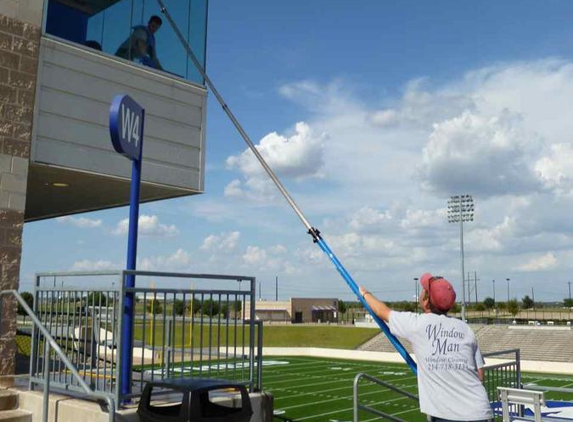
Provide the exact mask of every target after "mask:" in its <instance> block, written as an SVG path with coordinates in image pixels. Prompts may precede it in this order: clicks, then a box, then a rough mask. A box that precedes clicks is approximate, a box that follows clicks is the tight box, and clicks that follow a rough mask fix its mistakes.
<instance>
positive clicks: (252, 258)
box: [243, 246, 267, 265]
mask: <svg viewBox="0 0 573 422" xmlns="http://www.w3.org/2000/svg"><path fill="white" fill-rule="evenodd" d="M266 259H267V253H266V252H265V250H264V249H261V248H259V247H258V246H248V247H247V251H246V252H245V254H244V255H243V261H245V263H247V264H249V265H262V264H264V261H265V260H266Z"/></svg>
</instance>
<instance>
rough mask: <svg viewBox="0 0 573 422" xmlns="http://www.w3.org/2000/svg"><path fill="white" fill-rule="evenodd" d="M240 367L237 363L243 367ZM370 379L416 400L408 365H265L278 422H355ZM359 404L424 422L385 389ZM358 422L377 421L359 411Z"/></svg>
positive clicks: (214, 371)
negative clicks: (357, 406)
mask: <svg viewBox="0 0 573 422" xmlns="http://www.w3.org/2000/svg"><path fill="white" fill-rule="evenodd" d="M239 362H240V361H237V362H236V363H239ZM195 365H196V366H195V368H194V369H193V370H191V363H189V362H188V363H184V364H182V367H181V368H179V369H180V371H178V372H177V374H178V375H179V374H180V375H181V376H189V375H191V374H193V375H194V376H202V377H206V378H211V377H220V378H227V379H231V380H233V379H234V380H241V379H245V378H244V377H246V376H248V369H247V368H245V367H243V366H241V365H238V367H234V365H233V362H225V361H222V362H221V363H220V365H216V364H215V363H214V362H213V363H212V364H211V365H208V364H206V362H205V361H204V362H202V363H198V362H195ZM360 372H363V373H367V374H369V375H372V376H374V377H376V378H379V379H381V380H383V381H387V382H390V383H391V384H392V385H394V386H396V387H400V388H402V389H404V390H406V391H409V392H410V393H413V394H417V385H416V378H415V377H414V375H413V374H412V373H411V372H410V370H409V368H408V367H407V366H406V365H405V364H393V363H379V362H365V361H353V360H341V359H330V358H313V357H300V356H298V357H267V358H265V359H264V360H263V381H262V383H263V390H264V391H265V392H269V393H272V395H273V396H274V409H275V414H276V415H275V420H276V421H277V422H278V421H279V420H283V421H293V422H295V421H296V422H299V421H300V422H302V421H309V422H318V421H327V422H343V421H351V420H353V390H352V388H353V380H354V377H355V376H356V374H357V373H360ZM522 380H523V383H524V384H532V383H534V384H536V385H542V386H549V387H565V388H571V387H572V386H573V375H545V374H522ZM545 396H546V398H547V399H549V400H569V401H571V400H573V396H572V395H571V394H565V393H554V392H548V393H545ZM359 402H360V403H361V404H365V405H367V406H370V407H373V408H375V409H377V410H379V411H382V412H385V413H388V414H390V415H393V416H396V417H399V418H401V419H404V420H406V421H412V422H422V421H425V420H426V418H425V416H424V415H422V414H421V413H420V412H419V408H418V403H417V402H416V401H414V400H411V399H408V398H406V397H404V396H401V395H398V394H397V393H395V392H393V391H390V390H388V389H386V388H384V387H381V386H378V385H375V384H372V383H370V382H368V381H366V380H363V381H361V382H360V384H359ZM359 416H360V421H361V422H368V421H374V420H380V419H377V417H376V416H375V415H374V414H372V413H369V412H366V411H362V410H361V411H360V415H359Z"/></svg>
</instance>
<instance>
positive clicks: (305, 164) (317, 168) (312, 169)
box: [225, 122, 325, 198]
mask: <svg viewBox="0 0 573 422" xmlns="http://www.w3.org/2000/svg"><path fill="white" fill-rule="evenodd" d="M324 141H325V135H324V134H315V133H314V131H313V130H312V129H311V127H310V126H309V125H308V124H306V123H304V122H299V123H297V124H296V125H295V128H294V133H293V134H292V135H290V136H284V135H280V134H278V133H276V132H272V133H269V134H268V135H266V136H264V137H263V138H262V139H261V140H260V142H259V143H258V144H257V145H256V148H257V151H258V152H259V153H260V154H261V156H262V157H263V158H264V159H265V161H266V162H267V163H268V164H269V166H270V167H271V168H272V169H273V171H274V172H275V173H276V174H277V175H278V176H280V177H288V178H293V179H295V180H302V179H305V178H308V177H321V176H322V174H321V168H322V165H323V159H322V157H323V148H324ZM227 166H228V168H229V169H235V170H238V171H239V172H241V174H242V175H243V178H244V180H243V181H241V180H239V179H235V180H233V181H232V182H230V183H229V184H228V185H227V187H226V188H225V195H226V196H244V195H246V194H247V193H249V192H251V193H252V196H253V197H255V198H263V197H265V196H269V195H274V194H275V192H276V188H275V187H274V185H273V184H272V181H271V180H270V179H269V177H268V175H267V174H266V173H265V171H264V169H263V167H262V166H261V164H260V163H259V161H258V160H257V158H256V157H255V155H254V154H253V152H252V151H251V150H250V149H246V150H244V151H243V152H242V153H241V154H240V155H236V156H230V157H228V158H227Z"/></svg>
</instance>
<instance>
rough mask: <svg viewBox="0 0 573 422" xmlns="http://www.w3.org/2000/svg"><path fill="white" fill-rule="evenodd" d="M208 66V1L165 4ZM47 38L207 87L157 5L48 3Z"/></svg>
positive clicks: (101, 0) (105, 0)
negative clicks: (206, 59) (100, 52)
mask: <svg viewBox="0 0 573 422" xmlns="http://www.w3.org/2000/svg"><path fill="white" fill-rule="evenodd" d="M164 3H165V6H166V7H167V9H168V10H169V12H170V14H171V16H172V17H173V19H174V20H175V23H176V25H177V26H178V28H179V30H180V31H181V33H182V34H183V36H184V37H185V38H186V39H187V41H188V42H189V44H190V46H191V49H192V50H193V52H194V54H195V55H196V56H197V59H198V60H199V62H201V63H202V64H203V66H204V65H205V56H206V51H205V44H206V42H205V41H206V30H207V22H206V19H207V6H208V0H164ZM45 32H46V33H48V34H51V35H55V36H57V37H60V38H63V39H66V40H68V41H71V42H74V43H77V44H81V45H84V46H87V47H90V48H93V49H95V50H98V51H102V52H103V53H107V54H109V55H113V56H115V57H118V58H121V59H123V60H129V61H132V62H135V63H138V64H139V65H142V66H147V67H150V68H153V69H158V70H163V71H165V72H168V73H171V74H174V75H177V76H180V77H184V78H186V79H189V80H191V81H193V82H197V83H200V84H203V83H204V81H203V78H202V77H201V75H200V73H199V72H198V71H197V70H196V69H195V67H194V66H193V64H192V62H191V61H190V60H189V58H188V57H187V52H186V50H185V48H184V47H183V45H181V43H180V41H179V39H178V38H177V36H176V34H175V32H174V30H173V29H172V28H171V26H170V25H169V23H168V22H167V20H166V19H164V17H163V16H162V14H161V11H160V8H159V5H158V3H157V2H156V0H48V8H47V16H46V27H45Z"/></svg>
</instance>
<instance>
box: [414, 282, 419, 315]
mask: <svg viewBox="0 0 573 422" xmlns="http://www.w3.org/2000/svg"><path fill="white" fill-rule="evenodd" d="M418 280H419V279H418V277H414V295H415V298H416V313H418V302H419V301H420V298H419V297H418Z"/></svg>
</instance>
